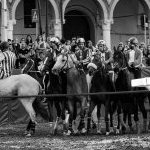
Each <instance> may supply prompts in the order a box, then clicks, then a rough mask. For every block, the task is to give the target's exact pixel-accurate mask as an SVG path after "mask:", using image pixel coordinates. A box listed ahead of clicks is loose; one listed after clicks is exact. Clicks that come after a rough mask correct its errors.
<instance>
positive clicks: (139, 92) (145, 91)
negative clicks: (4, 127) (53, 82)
mask: <svg viewBox="0 0 150 150" xmlns="http://www.w3.org/2000/svg"><path fill="white" fill-rule="evenodd" d="M144 93H147V94H148V93H150V91H148V90H138V91H119V92H97V93H82V94H41V95H25V96H0V98H28V97H71V96H91V95H121V94H144Z"/></svg>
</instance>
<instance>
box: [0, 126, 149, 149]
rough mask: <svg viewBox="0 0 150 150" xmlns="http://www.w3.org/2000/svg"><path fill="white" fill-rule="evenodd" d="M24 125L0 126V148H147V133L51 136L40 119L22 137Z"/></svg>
mask: <svg viewBox="0 0 150 150" xmlns="http://www.w3.org/2000/svg"><path fill="white" fill-rule="evenodd" d="M25 128H26V125H7V126H3V127H0V149H4V150H9V149H12V150H15V149H19V150H20V149H24V150H28V149H30V150H34V149H40V150H46V149H51V150H53V149H56V150H62V149H64V150H69V149H71V150H79V149H86V150H92V149H94V150H98V149H99V150H149V149H150V134H140V135H136V134H127V135H117V136H115V135H110V136H105V135H95V134H90V135H85V136H81V135H79V136H69V137H68V136H63V135H61V134H59V135H57V136H53V135H51V134H50V132H51V128H50V126H49V124H48V123H40V124H38V125H37V127H36V133H35V135H34V136H33V137H28V138H27V137H25V136H24V134H23V133H24V130H25Z"/></svg>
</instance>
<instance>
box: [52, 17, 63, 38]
mask: <svg viewBox="0 0 150 150" xmlns="http://www.w3.org/2000/svg"><path fill="white" fill-rule="evenodd" d="M54 33H55V36H58V37H59V38H62V29H61V20H60V19H56V23H55V25H54Z"/></svg>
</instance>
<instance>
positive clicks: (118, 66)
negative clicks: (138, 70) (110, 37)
mask: <svg viewBox="0 0 150 150" xmlns="http://www.w3.org/2000/svg"><path fill="white" fill-rule="evenodd" d="M113 60H114V63H113V68H114V71H115V72H119V70H122V69H124V68H126V67H127V61H126V58H125V55H124V53H123V52H121V51H115V52H114V56H113Z"/></svg>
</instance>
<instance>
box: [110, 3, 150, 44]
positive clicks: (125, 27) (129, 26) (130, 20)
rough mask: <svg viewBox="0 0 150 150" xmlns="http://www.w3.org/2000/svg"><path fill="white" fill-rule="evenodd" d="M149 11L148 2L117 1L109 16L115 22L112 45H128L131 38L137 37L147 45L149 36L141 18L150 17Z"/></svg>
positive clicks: (149, 5) (149, 4)
mask: <svg viewBox="0 0 150 150" xmlns="http://www.w3.org/2000/svg"><path fill="white" fill-rule="evenodd" d="M133 8H134V9H133ZM148 11H150V3H148V1H147V0H126V1H124V0H115V1H114V3H113V4H112V6H111V10H110V16H109V17H110V18H113V20H114V23H113V25H112V27H111V29H112V30H111V38H112V45H113V46H117V45H118V43H119V42H123V43H124V44H127V43H126V42H127V39H128V38H130V37H131V36H135V37H137V38H138V40H139V42H145V43H147V42H148V36H147V35H146V34H144V33H145V32H144V28H143V27H142V24H141V17H142V14H147V15H148Z"/></svg>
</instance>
